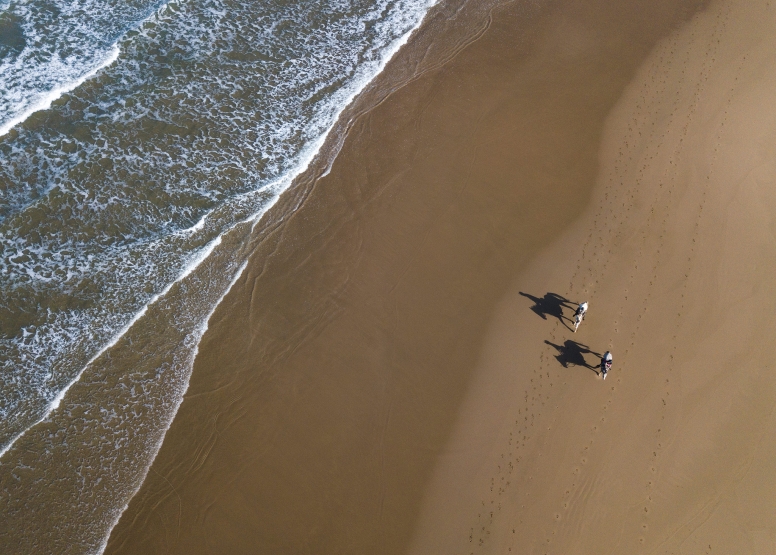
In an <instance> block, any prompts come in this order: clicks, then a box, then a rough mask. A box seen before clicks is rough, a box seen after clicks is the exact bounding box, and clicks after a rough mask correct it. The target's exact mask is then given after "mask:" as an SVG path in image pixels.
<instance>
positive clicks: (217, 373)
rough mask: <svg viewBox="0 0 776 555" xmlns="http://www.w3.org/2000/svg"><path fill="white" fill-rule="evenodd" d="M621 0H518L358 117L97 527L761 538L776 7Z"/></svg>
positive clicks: (675, 547) (271, 542)
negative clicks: (155, 452) (125, 491)
mask: <svg viewBox="0 0 776 555" xmlns="http://www.w3.org/2000/svg"><path fill="white" fill-rule="evenodd" d="M625 4H627V5H623V3H622V2H619V1H611V2H606V1H596V2H570V1H559V2H554V3H551V4H550V5H545V6H542V7H535V8H533V9H532V10H527V9H526V8H524V7H523V5H522V4H519V3H508V4H505V5H504V6H501V7H499V8H497V9H496V10H494V12H493V15H492V19H491V20H490V25H489V27H488V28H487V30H486V31H485V32H484V33H483V34H482V35H481V37H480V38H479V39H478V40H477V41H476V42H474V43H472V44H470V45H469V46H468V47H467V48H465V49H464V50H462V51H461V52H460V53H459V54H458V55H457V56H456V57H454V58H453V59H452V60H449V61H448V62H447V63H446V64H445V65H444V66H443V67H442V68H441V69H437V70H434V71H430V72H427V73H426V74H425V75H423V76H422V77H421V78H420V79H417V80H415V81H413V82H412V83H410V84H409V85H407V86H405V87H403V88H401V89H400V90H398V91H396V92H395V93H394V94H392V95H391V96H390V97H389V98H388V99H387V100H386V101H385V102H383V103H381V104H380V105H379V106H377V107H376V108H375V109H373V110H370V111H368V112H367V113H366V114H364V115H363V116H362V117H360V118H359V119H358V120H357V122H356V123H355V125H354V126H353V128H352V129H351V130H350V133H349V134H348V137H347V139H346V141H345V144H344V146H343V149H342V151H341V153H340V155H339V156H338V157H337V159H336V161H335V162H334V164H333V167H332V168H331V172H330V173H329V174H328V175H326V176H325V177H323V178H320V179H314V180H311V181H310V182H309V183H307V184H302V185H300V186H299V187H298V188H297V189H296V190H295V191H294V192H293V193H291V194H290V195H288V196H287V198H286V199H285V201H284V202H286V206H288V205H293V204H294V203H298V204H301V207H300V208H299V209H298V210H296V211H295V212H294V213H293V215H292V216H290V217H287V218H285V219H283V220H282V221H279V223H277V224H276V225H272V226H268V227H267V228H266V230H265V231H264V235H262V236H261V237H260V238H259V239H258V241H259V242H258V244H257V248H256V252H255V254H254V257H253V259H252V264H251V266H250V267H249V268H248V270H247V271H246V273H245V275H244V276H243V278H242V279H241V280H240V281H239V282H238V284H237V285H236V286H235V287H234V288H233V290H232V291H231V293H230V294H229V295H228V296H227V298H226V299H225V301H224V303H223V304H222V306H221V307H219V309H218V311H217V312H216V314H215V315H214V317H213V319H212V320H211V325H210V331H209V332H208V333H207V335H206V337H205V339H204V340H203V343H202V346H201V350H200V356H199V357H198V359H197V362H196V365H195V369H194V374H193V376H192V383H191V386H190V389H189V393H188V394H187V397H186V400H185V401H184V403H183V405H182V406H181V409H180V412H179V414H178V416H177V418H176V420H175V422H174V424H173V426H172V428H171V429H170V431H169V433H168V435H167V438H166V439H165V443H164V445H163V447H162V450H161V451H160V454H159V456H158V457H157V460H156V461H155V463H154V466H153V467H152V469H151V472H150V473H149V475H148V479H147V480H146V482H145V484H144V485H143V487H142V488H141V490H140V492H139V493H138V495H137V496H136V497H135V498H134V499H133V501H132V503H131V504H130V507H129V508H128V510H127V512H126V513H125V515H124V517H123V518H122V520H121V522H120V523H119V525H118V526H117V528H116V529H115V530H114V534H113V536H112V538H111V543H110V544H109V547H108V549H107V553H144V554H145V553H186V554H192V553H230V554H231V553H316V554H319V553H369V554H370V555H371V554H375V553H403V552H410V553H416V554H419V555H425V554H431V553H434V554H435V553H439V554H453V553H507V552H509V551H510V550H511V551H513V552H516V553H545V552H546V553H557V554H572V553H580V554H582V553H652V552H655V553H773V552H774V551H775V550H776V547H775V546H776V543H775V542H776V495H775V494H776V491H774V490H776V475H775V474H774V468H775V467H776V465H775V464H774V463H776V440H775V439H774V438H776V434H774V431H776V430H775V429H774V428H776V415H774V413H773V409H774V406H776V404H774V403H775V401H776V373H774V370H773V364H772V363H771V358H772V355H771V353H772V352H773V351H774V347H776V342H775V341H774V339H773V332H772V331H771V330H772V329H773V327H772V326H771V325H770V324H769V321H770V316H771V315H772V314H773V313H774V308H776V306H775V305H776V283H774V282H773V280H770V279H768V278H769V277H770V275H771V274H772V273H773V271H774V267H775V266H776V264H775V263H774V262H775V261H776V235H775V233H776V227H774V226H776V220H774V215H776V98H774V97H776V8H775V7H772V6H770V5H769V3H768V2H766V1H764V0H757V1H744V0H738V1H718V2H712V3H711V4H710V5H709V6H706V7H705V8H703V9H699V8H701V6H700V5H699V4H698V3H697V2H687V3H679V2H667V1H666V2H652V1H646V0H645V1H643V2H627V3H625ZM282 208H283V207H282V206H281V207H279V209H282ZM276 213H278V214H279V213H282V212H280V211H277V212H276ZM547 293H555V294H557V295H560V296H562V297H563V298H567V299H570V300H571V301H573V302H579V301H582V300H588V301H589V302H590V312H589V316H588V318H587V319H586V320H585V322H584V323H583V324H582V326H581V327H580V330H579V332H578V333H577V334H573V333H572V332H571V331H570V330H569V329H568V324H569V322H568V321H567V320H566V317H568V316H570V314H571V312H572V310H571V309H569V308H565V309H563V311H562V314H560V313H559V312H558V311H559V309H561V308H562V307H561V306H560V305H559V304H558V302H557V301H556V300H553V298H550V297H547V298H546V300H539V302H538V303H536V302H535V301H534V300H532V297H533V298H534V299H539V298H542V297H544V296H545V294H547ZM556 299H557V298H556ZM532 308H533V310H532ZM569 341H576V342H578V343H577V344H574V343H567V342H569ZM607 349H610V350H612V352H613V354H614V370H613V371H612V373H611V374H610V376H609V377H608V379H607V380H606V381H602V380H601V379H600V378H599V377H598V376H597V375H596V374H595V373H594V372H593V371H592V369H590V368H587V367H586V366H584V365H582V364H581V363H583V362H584V363H586V364H590V365H591V366H592V365H595V364H596V363H597V359H596V357H595V355H594V353H601V352H603V351H605V350H607ZM588 351H590V352H588ZM580 357H581V358H580Z"/></svg>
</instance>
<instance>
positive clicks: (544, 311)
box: [520, 291, 574, 329]
mask: <svg viewBox="0 0 776 555" xmlns="http://www.w3.org/2000/svg"><path fill="white" fill-rule="evenodd" d="M520 294H521V295H522V296H523V297H527V298H529V299H531V300H532V301H533V303H534V305H533V306H532V307H531V310H533V311H534V312H535V313H536V314H538V315H539V316H541V317H542V318H543V319H544V320H546V319H547V316H553V317H555V318H557V319H558V320H560V321H561V322H562V323H563V325H564V326H566V327H567V328H568V324H566V320H569V321H571V319H570V318H567V317H565V316H564V315H563V309H564V308H574V305H573V304H571V301H569V300H568V299H567V298H565V297H562V296H561V295H558V294H557V293H546V294H545V295H544V297H534V296H533V295H530V294H528V293H523V292H522V291H520ZM569 329H570V328H569Z"/></svg>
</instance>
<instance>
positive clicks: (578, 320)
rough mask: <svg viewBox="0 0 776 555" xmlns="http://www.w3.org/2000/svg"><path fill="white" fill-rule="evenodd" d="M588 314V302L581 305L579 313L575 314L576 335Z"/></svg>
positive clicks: (578, 308)
mask: <svg viewBox="0 0 776 555" xmlns="http://www.w3.org/2000/svg"><path fill="white" fill-rule="evenodd" d="M586 313H587V301H585V302H584V303H582V304H580V305H579V306H578V307H577V311H576V312H575V313H574V333H577V328H578V327H579V324H581V323H582V320H583V319H584V317H585V314H586Z"/></svg>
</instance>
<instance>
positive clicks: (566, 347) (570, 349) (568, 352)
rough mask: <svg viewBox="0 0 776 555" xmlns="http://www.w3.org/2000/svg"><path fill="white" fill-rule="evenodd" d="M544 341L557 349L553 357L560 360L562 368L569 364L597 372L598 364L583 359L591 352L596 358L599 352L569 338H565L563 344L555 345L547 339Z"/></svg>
mask: <svg viewBox="0 0 776 555" xmlns="http://www.w3.org/2000/svg"><path fill="white" fill-rule="evenodd" d="M544 342H545V343H546V344H547V345H550V346H551V347H554V348H555V349H557V351H558V354H557V355H555V358H556V359H557V361H558V362H560V365H561V366H563V368H568V367H570V366H584V367H585V368H588V369H590V370H592V371H594V372H595V373H596V374H597V373H598V366H597V365H592V364H589V363H588V362H587V360H585V355H587V354H591V355H593V356H595V357H596V358H598V359H600V358H601V355H600V353H596V352H595V351H592V350H590V348H589V347H588V346H587V345H583V344H581V343H577V342H576V341H572V340H571V339H567V340H566V341H565V343H563V345H555V344H554V343H552V342H551V341H547V340H545V341H544Z"/></svg>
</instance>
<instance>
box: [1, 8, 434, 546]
mask: <svg viewBox="0 0 776 555" xmlns="http://www.w3.org/2000/svg"><path fill="white" fill-rule="evenodd" d="M431 4H433V2H430V1H428V0H361V1H351V2H344V1H336V0H329V1H327V2H316V3H297V2H285V1H277V0H274V1H263V2H250V1H247V0H242V1H241V0H191V1H184V0H181V1H173V2H170V3H167V4H160V3H159V2H141V1H130V2H120V3H111V2H104V1H103V2H100V1H98V0H82V1H79V2H64V0H57V1H52V0H47V1H29V2H23V1H18V2H13V1H12V2H8V1H6V2H2V1H0V134H2V133H4V134H2V136H0V367H1V368H2V370H1V371H0V452H2V453H3V455H2V458H0V490H2V492H3V494H2V495H1V496H0V499H2V500H1V501H0V512H3V513H4V514H13V515H15V517H18V518H19V519H20V520H23V519H22V517H23V516H24V515H25V513H26V512H28V511H29V513H30V514H32V513H37V511H38V509H36V507H38V506H40V504H42V503H46V504H47V506H48V507H49V508H51V507H54V509H53V511H54V513H55V514H59V513H57V510H61V513H62V514H63V515H64V514H67V513H68V512H70V511H71V509H72V507H71V506H69V505H68V504H67V503H64V502H62V504H61V505H57V503H56V501H57V499H58V498H57V495H61V496H67V495H72V493H73V492H74V491H77V492H80V493H81V494H83V493H84V492H87V493H89V492H91V491H92V490H91V488H93V490H94V491H95V492H96V491H97V490H99V489H100V488H104V487H105V484H104V483H103V481H104V480H113V481H115V482H117V483H119V484H120V485H121V487H118V489H117V488H116V487H113V486H111V487H110V488H107V489H104V491H103V493H104V496H103V497H99V496H98V495H97V494H96V493H95V494H94V495H91V493H89V495H86V496H85V497H84V496H83V495H82V497H83V499H86V501H83V500H81V501H79V503H85V504H84V505H83V506H80V510H81V511H86V513H87V514H86V515H85V516H84V517H83V521H82V522H80V523H78V524H77V525H73V526H70V527H69V528H68V526H65V527H64V528H63V530H65V529H72V530H71V532H67V531H66V530H65V531H61V530H60V531H57V532H56V537H57V538H59V540H61V541H62V542H63V543H62V545H65V544H67V545H71V544H72V546H74V547H72V549H71V548H70V547H68V552H84V551H94V550H99V549H100V545H101V542H102V541H103V539H104V536H105V534H106V531H107V530H109V529H110V526H111V525H112V522H114V521H115V518H117V516H116V515H117V514H119V513H120V509H121V507H122V506H123V505H124V503H126V500H127V499H128V498H129V496H131V493H132V491H134V488H136V487H137V482H138V481H139V480H142V476H143V475H144V472H145V471H146V469H147V462H148V460H149V458H148V456H146V455H147V453H148V452H151V453H152V452H154V449H155V448H156V447H157V446H158V442H159V441H161V438H162V437H163V434H164V430H165V429H166V426H167V425H168V424H169V420H170V419H171V418H172V416H173V415H174V412H175V409H176V408H177V406H178V403H179V402H180V399H181V396H182V393H183V391H184V390H185V384H186V383H187V379H188V372H189V371H190V364H191V359H192V356H193V354H194V353H195V349H196V344H197V342H198V340H199V337H201V334H202V333H203V331H204V328H203V325H204V323H205V321H206V319H207V317H208V315H209V314H210V313H211V312H212V310H213V308H214V306H215V305H216V304H217V302H218V300H219V299H220V298H221V296H222V295H223V294H224V292H225V291H226V290H227V289H228V287H229V283H231V281H232V280H233V279H234V278H235V276H236V274H237V273H238V271H239V268H240V267H241V265H242V263H243V261H244V259H245V256H246V252H243V250H241V248H238V246H239V245H240V244H241V243H240V241H241V240H243V239H244V238H245V237H246V236H247V234H248V233H249V231H250V225H251V223H252V222H254V221H255V220H256V218H257V217H259V216H260V215H261V214H262V213H263V212H264V211H266V210H267V209H268V208H269V207H270V206H271V205H272V204H273V203H274V202H275V200H276V199H277V196H278V195H279V194H280V193H281V192H282V191H283V190H284V189H285V188H286V187H287V186H288V184H289V182H290V179H291V178H292V177H293V175H295V172H296V171H298V170H299V169H300V168H301V167H303V166H304V164H305V163H306V161H308V160H309V158H310V157H311V156H312V155H313V154H314V153H315V151H316V149H317V148H318V146H319V144H320V140H321V138H322V136H323V135H324V134H325V133H326V131H327V130H328V129H329V128H330V127H331V125H332V124H333V122H334V120H335V119H336V117H337V115H338V113H339V112H340V110H341V109H342V108H343V106H344V105H345V104H346V103H347V102H348V101H349V99H350V98H351V97H352V96H353V94H355V93H356V92H357V91H358V90H359V89H360V88H361V87H363V86H364V84H365V83H366V82H368V81H369V80H370V79H371V78H372V77H373V76H374V74H375V73H376V72H378V71H379V69H380V68H381V67H382V64H384V62H385V59H386V58H387V57H388V56H389V55H390V53H391V52H392V51H393V49H394V48H395V46H396V43H397V41H399V40H401V39H402V38H403V37H405V35H406V34H407V33H408V32H409V31H411V30H412V29H413V28H415V27H416V26H417V25H418V24H419V22H420V20H421V19H422V18H423V16H424V14H425V13H426V11H427V10H428V8H429V7H430V5H431ZM68 90H69V91H70V92H66V91H68ZM52 101H53V103H51V102H52ZM49 104H50V105H49ZM47 106H48V107H47ZM17 122H18V123H17ZM240 222H245V223H242V224H241V223H240ZM85 368H92V369H93V372H92V374H91V375H90V376H91V377H89V379H88V380H86V382H85V383H83V384H80V386H81V390H77V387H76V386H78V385H79V384H78V381H77V380H79V379H80V378H81V377H82V376H84V375H85V374H83V372H84V369H85ZM130 369H135V370H136V372H135V373H132V372H131V371H130ZM101 372H102V373H101ZM116 372H120V375H116ZM74 384H75V385H74ZM71 387H72V388H73V389H72V390H71V389H70V388H71ZM111 388H119V389H122V388H125V389H126V392H125V393H126V395H124V393H122V394H121V395H118V394H117V395H114V394H115V393H116V391H115V390H114V389H111ZM79 391H80V392H79ZM86 391H88V392H89V393H88V395H85V393H84V392H86ZM103 392H106V393H107V392H109V393H110V394H109V395H108V394H106V395H105V396H103V395H101V393H103ZM65 393H67V396H65ZM79 395H85V397H83V398H84V399H87V398H88V399H89V400H90V401H89V402H88V403H86V404H84V402H82V401H79ZM111 396H113V397H111ZM109 397H111V398H112V400H110V401H109V400H108V398H109ZM111 403H113V405H111ZM137 407H143V408H137ZM54 409H56V410H54ZM52 411H53V412H52ZM87 414H92V416H94V418H93V419H90V418H87V417H85V416H84V415H87ZM106 414H107V415H108V416H107V417H106V416H105V415H106ZM99 415H102V416H99ZM98 421H99V422H98ZM130 436H131V437H130ZM20 438H22V439H24V438H26V439H25V441H26V444H25V447H24V449H23V448H22V446H21V445H16V442H20V443H24V442H25V441H22V439H20ZM41 438H43V439H45V441H44V440H43V439H41ZM74 438H77V440H78V442H79V444H80V445H81V447H83V448H85V449H86V447H89V446H91V447H94V445H95V442H96V443H97V444H101V445H102V446H101V447H99V449H98V451H99V455H96V454H95V453H96V452H97V451H94V450H93V449H92V450H89V449H86V450H85V451H83V455H82V457H85V460H83V461H82V462H83V465H84V468H89V469H90V471H89V472H85V471H83V472H82V471H81V470H82V469H80V470H79V471H78V475H80V476H82V477H84V481H83V483H81V484H80V485H77V486H74V485H72V484H71V485H69V486H67V487H65V486H62V490H61V492H60V493H59V494H57V493H55V491H54V490H55V489H56V488H54V489H52V487H51V481H52V480H53V476H52V473H53V474H56V472H57V471H56V470H52V469H56V467H57V464H58V463H57V461H65V460H72V458H73V457H74V456H75V455H74V453H75V452H76V451H78V449H79V447H76V446H75V445H74V444H73V439H74ZM41 442H42V443H41ZM84 446H85V447H84ZM31 448H32V451H33V452H35V453H34V454H35V456H34V457H32V458H31V459H30V455H29V451H30V449H31ZM25 449H26V451H25V452H26V453H27V454H25V453H23V452H22V451H24V450H25ZM138 450H140V451H143V452H144V453H146V455H144V457H140V458H138V459H136V460H134V462H133V463H132V464H127V465H124V464H123V462H122V461H126V460H128V457H132V456H134V453H135V452H137V451H138ZM95 457H96V458H95ZM151 458H152V457H151ZM91 459H94V460H91ZM130 467H131V470H128V469H129V468H130ZM87 475H89V476H91V478H89V479H86V478H85V476H87ZM60 482H62V480H60ZM31 484H32V485H31ZM36 484H37V485H36ZM99 484H102V485H99ZM60 485H61V484H60ZM36 488H37V489H36ZM41 488H45V489H46V492H45V495H44V494H43V493H41V495H42V497H40V498H37V497H36V493H35V492H36V491H39V490H40V491H42V489H41ZM40 491H39V492H40ZM117 492H120V493H117ZM92 497H93V498H92ZM90 498H92V499H90ZM98 498H99V499H98ZM44 499H45V501H44ZM60 501H61V499H60ZM98 502H99V503H100V504H102V505H105V504H106V503H107V504H108V505H109V506H107V507H102V508H101V509H100V510H101V511H103V513H104V519H103V520H102V521H101V520H100V518H95V517H94V515H93V514H92V516H91V520H92V521H96V523H95V522H91V523H90V522H88V521H89V520H90V517H89V512H90V507H93V506H94V505H95V504H97V503H98ZM111 503H112V505H111ZM2 505H5V506H4V507H3V506H2ZM56 507H59V509H56ZM63 518H64V517H63ZM5 522H6V525H5V527H10V526H12V524H9V522H10V520H6V521H5ZM0 528H3V526H2V525H0ZM0 532H5V533H7V532H8V528H6V529H3V530H0ZM16 532H19V529H18V528H17V529H16ZM24 534H26V535H25V538H26V540H25V541H27V543H24V544H23V545H24V546H25V550H26V551H25V552H35V551H36V550H39V549H44V548H43V547H42V546H47V547H46V548H45V549H50V548H51V544H46V541H49V540H50V538H49V540H45V541H44V538H45V537H46V535H45V533H44V532H43V531H41V532H40V533H36V532H35V531H34V530H32V528H31V530H30V531H29V533H27V532H24ZM36 534H38V535H36ZM68 534H71V535H70V536H68ZM4 537H5V538H6V539H2V538H4ZM52 537H53V536H52ZM68 538H71V539H72V540H73V541H74V542H75V543H73V542H69V543H68ZM9 540H10V537H9V536H4V534H0V545H2V543H3V542H5V541H9ZM28 540H29V541H28ZM41 542H42V543H41ZM14 545H15V546H16V547H19V546H20V545H22V544H18V543H17V544H14ZM45 549H44V551H45ZM57 552H65V551H60V550H58V551H57Z"/></svg>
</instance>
